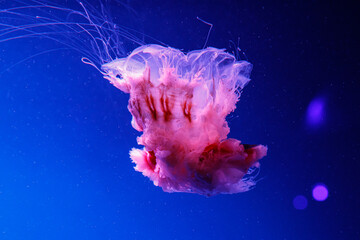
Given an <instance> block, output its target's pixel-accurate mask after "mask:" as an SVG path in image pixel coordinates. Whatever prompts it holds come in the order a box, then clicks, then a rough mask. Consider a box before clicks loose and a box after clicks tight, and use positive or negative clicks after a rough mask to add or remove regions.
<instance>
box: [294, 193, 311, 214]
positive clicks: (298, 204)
mask: <svg viewBox="0 0 360 240" xmlns="http://www.w3.org/2000/svg"><path fill="white" fill-rule="evenodd" d="M293 205H294V208H295V209H297V210H304V209H305V208H307V205H308V201H307V199H306V197H305V196H303V195H298V196H296V197H295V198H294V200H293Z"/></svg>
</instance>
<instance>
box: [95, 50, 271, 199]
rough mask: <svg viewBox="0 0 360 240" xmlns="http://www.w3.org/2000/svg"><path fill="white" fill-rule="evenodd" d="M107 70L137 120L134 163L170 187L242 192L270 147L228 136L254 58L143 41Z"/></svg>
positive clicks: (209, 192) (168, 189) (106, 66)
mask: <svg viewBox="0 0 360 240" xmlns="http://www.w3.org/2000/svg"><path fill="white" fill-rule="evenodd" d="M102 69H103V71H104V75H105V78H106V79H108V80H109V81H110V82H111V83H112V84H113V85H114V86H115V87H117V88H118V89H120V90H121V91H123V92H125V93H129V94H130V99H129V103H128V109H129V111H130V113H131V114H132V126H133V127H134V128H135V129H136V130H138V131H140V132H143V135H142V136H140V137H138V139H137V141H138V144H139V145H143V146H144V148H143V149H135V148H134V149H132V150H131V151H130V157H131V159H132V161H133V162H134V163H135V164H136V166H135V169H136V170H137V171H140V172H142V173H143V174H144V175H145V176H147V177H149V178H150V179H151V181H153V182H154V184H155V185H156V186H160V187H162V189H163V190H164V191H166V192H188V193H198V194H202V195H207V196H211V195H216V194H220V193H238V192H244V191H247V190H248V189H250V188H251V187H252V186H254V185H255V180H254V176H253V174H251V173H253V172H254V169H256V168H258V167H259V162H258V160H259V159H261V158H263V157H264V156H265V155H266V153H267V147H265V146H263V145H248V144H242V143H241V142H240V141H239V140H236V139H232V138H227V135H228V134H229V132H230V129H229V127H228V124H227V121H226V116H227V115H228V114H230V113H231V112H233V111H234V110H235V108H236V103H237V101H238V100H239V97H240V93H241V90H242V89H243V88H244V86H245V85H246V84H247V83H248V81H249V76H250V72H251V69H252V65H251V64H250V63H248V62H246V61H237V60H236V58H235V57H234V56H233V55H231V54H229V53H226V52H225V51H224V50H223V49H217V48H210V47H209V48H206V49H202V50H196V51H191V52H189V53H187V54H184V53H183V52H182V51H180V50H177V49H174V48H170V47H163V46H159V45H144V46H141V47H139V48H137V49H135V50H134V51H133V52H132V53H131V54H130V55H129V56H127V57H125V58H120V59H115V60H113V61H111V62H109V63H106V64H104V65H102Z"/></svg>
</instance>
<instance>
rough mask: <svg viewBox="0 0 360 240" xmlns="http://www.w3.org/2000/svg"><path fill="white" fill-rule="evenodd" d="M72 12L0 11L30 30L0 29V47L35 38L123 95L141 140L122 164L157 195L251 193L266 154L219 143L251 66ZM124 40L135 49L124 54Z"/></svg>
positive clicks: (87, 12)
mask: <svg viewBox="0 0 360 240" xmlns="http://www.w3.org/2000/svg"><path fill="white" fill-rule="evenodd" d="M36 2H37V3H41V2H40V1H36ZM79 4H80V5H81V6H82V7H83V11H75V10H71V9H68V8H64V7H60V6H55V5H48V4H43V3H42V4H40V5H36V6H31V8H41V9H42V14H44V11H43V9H51V10H52V11H51V14H49V15H47V16H46V17H44V16H43V15H40V16H38V15H37V16H33V15H29V14H28V13H23V12H22V10H23V9H24V8H12V9H6V10H2V11H0V14H1V13H2V14H7V15H9V14H10V15H11V16H17V17H20V18H21V17H23V18H24V19H27V20H29V19H30V20H36V21H37V22H36V23H27V24H23V23H22V24H18V25H14V24H13V25H9V24H4V23H0V26H2V27H4V29H3V30H2V29H0V37H1V38H0V43H1V42H2V41H9V40H12V39H16V38H19V37H34V36H39V35H41V36H45V37H47V38H49V39H52V40H55V41H58V42H60V43H61V44H64V45H66V46H72V47H73V48H74V49H76V50H79V49H80V50H82V53H85V54H87V55H88V56H89V57H84V58H82V60H83V62H84V63H87V64H90V65H92V66H94V67H96V68H97V69H98V70H99V71H100V73H101V74H102V75H103V77H104V78H106V79H107V80H109V81H110V83H111V84H113V85H114V86H115V87H116V88H118V89H119V90H121V91H122V92H124V93H127V94H129V101H128V110H129V112H130V113H131V115H132V121H131V124H132V126H133V128H135V129H136V130H137V131H139V132H142V135H141V136H139V137H138V138H137V142H138V144H139V145H142V146H143V147H142V148H141V149H136V148H133V149H132V150H131V151H130V158H131V160H132V161H133V163H134V164H135V170H137V171H139V172H141V173H142V174H143V175H144V176H146V177H148V178H149V179H150V180H151V181H152V182H153V183H154V185H156V186H159V187H161V188H162V189H163V190H164V191H165V192H186V193H196V194H201V195H205V196H212V195H216V194H232V193H239V192H244V191H247V190H249V189H251V188H252V187H253V186H254V185H255V183H256V179H255V176H256V174H255V175H254V173H256V169H259V166H260V164H259V160H260V159H261V158H263V157H264V156H266V154H267V147H266V146H263V145H260V144H244V143H242V142H241V141H240V140H237V139H233V138H227V136H228V134H229V132H230V129H229V126H228V123H227V121H226V117H227V116H228V115H229V114H230V113H231V112H233V111H234V110H235V108H236V103H237V102H238V101H239V98H240V94H241V92H242V89H243V88H244V87H245V85H246V84H247V83H248V82H249V80H250V79H249V77H250V72H251V70H252V65H251V64H250V63H249V62H247V61H239V60H237V58H236V57H235V56H234V55H233V54H231V53H228V52H226V51H225V50H224V49H217V48H213V47H207V48H203V49H200V50H194V51H190V52H187V53H184V52H182V51H180V50H178V49H176V48H172V47H169V46H166V45H165V44H146V43H144V42H143V41H141V40H139V38H136V36H135V35H134V34H133V32H131V31H130V30H128V29H127V28H125V27H121V26H120V27H119V26H117V25H115V24H113V23H112V21H111V20H110V19H103V18H101V17H99V14H100V15H101V13H99V12H96V11H95V10H94V8H90V9H89V8H86V7H85V5H84V4H83V3H81V2H79ZM25 9H26V8H25ZM54 11H60V12H65V13H67V15H68V16H69V15H75V16H77V17H80V18H81V19H83V20H84V19H85V20H86V21H85V22H84V21H81V22H79V20H77V21H76V20H69V19H66V21H65V20H64V21H59V18H54V17H52V15H53V14H54V13H53V12H54ZM39 21H40V23H39ZM69 32H70V33H77V34H79V35H78V36H80V35H81V36H83V35H85V36H86V37H87V40H88V41H90V43H91V44H89V45H86V46H90V48H86V49H85V50H84V49H83V45H84V44H83V39H81V38H80V37H78V38H74V37H73V35H66V34H68V33H69ZM59 36H60V37H59ZM124 40H127V41H128V42H131V43H136V44H138V45H139V47H137V48H136V49H134V50H133V51H132V52H131V53H130V54H125V53H124V51H123V47H122V46H123V44H124ZM94 59H95V60H94ZM98 66H99V67H98Z"/></svg>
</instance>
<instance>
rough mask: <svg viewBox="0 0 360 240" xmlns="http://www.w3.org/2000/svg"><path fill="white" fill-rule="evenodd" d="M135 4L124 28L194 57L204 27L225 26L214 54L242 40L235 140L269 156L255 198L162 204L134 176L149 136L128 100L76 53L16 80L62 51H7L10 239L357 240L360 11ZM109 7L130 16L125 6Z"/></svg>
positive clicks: (215, 36) (4, 129) (21, 46)
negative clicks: (246, 69)
mask: <svg viewBox="0 0 360 240" xmlns="http://www.w3.org/2000/svg"><path fill="white" fill-rule="evenodd" d="M6 2H7V1H0V7H1V6H6V4H5V3H6ZM63 4H64V5H65V6H67V7H69V8H75V9H79V5H78V4H77V3H76V2H73V1H63ZM127 4H128V6H131V7H132V8H133V9H134V10H135V11H136V14H137V16H136V17H134V19H128V21H129V22H126V21H124V19H121V16H118V20H119V21H123V22H122V23H123V24H124V25H126V24H130V25H133V26H136V27H138V30H139V31H141V32H144V33H146V34H148V35H150V36H153V37H155V38H156V39H158V40H160V41H162V42H164V43H166V44H168V45H170V46H172V47H175V48H179V49H183V50H184V51H189V50H193V49H199V48H202V47H203V44H204V41H205V38H206V35H207V31H208V26H207V25H206V24H203V23H201V22H200V21H198V20H196V17H197V16H199V17H201V18H203V19H204V20H206V21H208V22H211V23H212V24H213V25H214V28H213V31H212V32H211V35H210V39H209V42H208V45H209V46H213V47H218V48H227V49H231V46H232V45H231V44H230V43H229V40H232V41H234V42H235V43H237V41H238V38H239V39H240V40H239V47H240V48H241V49H242V50H243V51H244V52H245V53H246V56H247V58H248V60H249V61H250V62H251V63H253V64H254V68H253V72H252V75H251V78H252V81H251V82H250V83H249V84H248V85H247V86H246V88H245V89H244V92H243V94H242V96H241V100H240V102H239V103H238V105H237V106H238V108H237V109H236V111H235V112H234V113H232V114H231V116H229V118H228V121H229V124H230V127H231V133H230V137H234V138H238V139H240V140H241V141H243V142H244V143H261V144H265V145H267V146H268V148H269V152H268V156H267V157H266V158H264V159H262V160H261V172H260V175H259V179H260V181H259V182H258V184H257V186H256V188H255V189H253V190H251V191H249V192H246V193H241V194H234V195H219V196H215V197H211V198H207V197H203V196H198V195H192V194H184V193H172V194H169V193H164V192H163V191H162V190H161V188H158V187H155V186H154V185H153V184H152V182H150V181H149V180H148V179H147V178H145V177H143V176H142V175H141V174H140V173H138V172H135V171H134V170H133V166H134V165H133V164H132V163H131V160H130V159H129V155H128V152H129V150H130V149H131V148H132V147H136V146H137V143H136V137H137V136H139V135H140V133H139V132H137V131H136V130H134V129H133V128H132V127H131V125H130V121H131V115H130V113H129V112H128V111H127V100H128V95H126V94H124V93H122V92H121V91H119V90H117V89H116V88H114V87H113V86H112V85H110V84H109V83H108V82H107V81H106V80H105V79H102V76H101V74H100V73H99V72H97V71H96V69H94V68H92V67H90V66H88V65H85V64H83V63H82V62H81V61H80V58H81V57H82V56H81V55H79V54H77V53H75V52H74V51H70V50H64V51H56V52H51V53H49V54H45V55H41V56H37V57H34V58H32V59H30V60H28V61H25V62H23V63H21V64H18V65H16V66H14V67H12V68H10V69H9V70H6V69H7V66H10V65H12V64H14V63H16V62H18V61H20V60H21V59H24V58H26V57H28V56H31V55H32V54H34V53H37V52H40V51H42V50H44V49H51V48H57V47H61V46H60V45H58V44H55V43H53V42H51V41H48V40H45V39H43V40H39V39H23V40H16V41H11V42H5V43H0V71H4V70H5V72H3V73H2V74H1V76H0V84H1V85H0V239H146V240H150V239H156V240H160V239H166V240H169V239H180V240H183V239H359V238H360V233H359V231H360V230H359V226H360V225H359V221H360V218H359V214H360V211H359V186H358V185H359V180H360V178H359V175H358V169H359V165H360V164H359V147H360V146H359V138H358V135H359V126H358V123H359V101H358V100H357V99H356V95H357V94H358V92H359V82H358V79H359V78H358V77H359V54H357V52H358V49H357V48H358V42H359V38H358V37H357V35H356V31H357V28H358V25H356V22H358V16H356V15H357V13H356V7H355V6H352V5H351V4H347V3H340V2H339V3H335V2H320V1H307V3H303V1H298V3H293V2H292V3H282V4H279V3H273V2H272V1H268V2H262V1H210V2H209V1H138V0H136V1H128V3H127ZM110 6H111V12H112V14H113V15H115V16H116V14H121V11H122V10H123V7H122V6H121V5H119V4H116V3H114V2H113V3H110ZM125 20H126V19H125ZM130 21H136V23H132V22H130ZM122 23H121V22H119V24H122ZM146 41H147V42H148V43H153V42H152V41H151V40H149V39H147V40H146ZM131 50H132V49H128V51H131ZM242 58H245V56H244V55H242ZM316 98H321V99H324V115H323V116H322V118H321V119H322V120H321V121H320V123H319V124H318V125H316V126H312V127H311V126H309V125H308V124H307V108H308V106H309V104H310V103H311V101H312V100H314V99H316ZM319 182H321V183H324V184H326V186H327V187H328V189H329V197H328V199H327V200H325V201H324V202H317V201H315V200H314V199H313V198H312V195H311V191H312V188H313V186H314V185H315V184H316V183H319ZM297 195H304V196H305V197H306V198H307V200H308V206H307V208H306V209H304V210H296V209H295V208H294V206H293V199H294V197H296V196H297Z"/></svg>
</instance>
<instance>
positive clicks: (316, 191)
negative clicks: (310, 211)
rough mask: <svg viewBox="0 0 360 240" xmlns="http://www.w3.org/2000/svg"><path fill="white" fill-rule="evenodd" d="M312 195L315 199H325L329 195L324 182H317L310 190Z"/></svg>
mask: <svg viewBox="0 0 360 240" xmlns="http://www.w3.org/2000/svg"><path fill="white" fill-rule="evenodd" d="M312 195H313V198H314V199H315V200H316V201H325V200H326V199H327V198H328V196H329V191H328V189H327V188H326V186H325V185H324V184H317V185H316V186H315V187H314V188H313V190H312Z"/></svg>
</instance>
